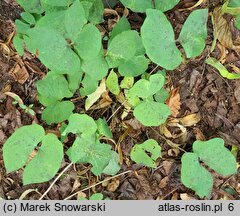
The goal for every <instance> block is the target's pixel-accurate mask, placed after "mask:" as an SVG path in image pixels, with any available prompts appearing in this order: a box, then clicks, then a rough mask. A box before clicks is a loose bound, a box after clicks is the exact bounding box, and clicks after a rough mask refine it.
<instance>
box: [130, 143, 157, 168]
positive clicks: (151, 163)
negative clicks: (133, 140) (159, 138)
mask: <svg viewBox="0 0 240 216" xmlns="http://www.w3.org/2000/svg"><path fill="white" fill-rule="evenodd" d="M148 153H150V154H151V156H149V155H148ZM130 157H131V159H132V160H133V161H135V162H136V163H138V164H143V165H145V166H148V167H152V168H156V164H155V161H156V160H157V159H158V158H159V157H161V146H160V145H158V143H157V142H156V141H155V140H154V139H149V140H147V141H145V142H144V143H142V144H136V145H134V147H133V148H132V150H131V153H130Z"/></svg>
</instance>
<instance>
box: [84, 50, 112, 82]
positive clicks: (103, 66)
mask: <svg viewBox="0 0 240 216" xmlns="http://www.w3.org/2000/svg"><path fill="white" fill-rule="evenodd" d="M82 70H83V71H84V72H85V73H86V74H88V75H89V76H90V77H91V78H92V79H95V80H102V79H103V78H104V77H105V76H106V75H107V73H108V64H107V62H106V59H105V58H104V56H103V55H102V54H99V55H98V56H96V57H94V58H91V59H87V60H83V62H82Z"/></svg>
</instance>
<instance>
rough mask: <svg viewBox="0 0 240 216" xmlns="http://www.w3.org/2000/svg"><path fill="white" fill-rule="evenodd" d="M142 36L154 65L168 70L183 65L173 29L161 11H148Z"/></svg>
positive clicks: (142, 28)
mask: <svg viewBox="0 0 240 216" xmlns="http://www.w3.org/2000/svg"><path fill="white" fill-rule="evenodd" d="M141 35H142V41H143V45H144V47H145V48H146V53H147V55H148V57H149V58H150V59H151V60H152V61H153V62H154V63H156V64H158V65H160V66H162V67H163V68H165V69H167V70H173V69H175V68H176V67H178V66H179V65H180V64H181V62H182V56H181V53H180V51H179V50H178V48H177V46H176V44H175V38H174V31H173V28H172V26H171V24H170V22H169V21H168V19H167V17H166V16H165V15H164V14H163V13H162V12H161V11H159V10H155V9H148V10H147V18H146V19H145V21H144V23H143V25H142V27H141Z"/></svg>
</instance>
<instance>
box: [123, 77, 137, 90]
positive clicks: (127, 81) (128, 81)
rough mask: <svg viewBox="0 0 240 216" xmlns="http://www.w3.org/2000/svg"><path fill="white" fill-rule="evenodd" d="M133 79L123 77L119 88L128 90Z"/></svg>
mask: <svg viewBox="0 0 240 216" xmlns="http://www.w3.org/2000/svg"><path fill="white" fill-rule="evenodd" d="M133 83H134V77H127V76H125V77H124V78H123V80H122V81H121V84H120V87H121V88H122V89H130V88H131V87H132V86H133Z"/></svg>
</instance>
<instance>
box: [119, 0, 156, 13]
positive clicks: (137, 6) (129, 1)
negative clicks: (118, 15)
mask: <svg viewBox="0 0 240 216" xmlns="http://www.w3.org/2000/svg"><path fill="white" fill-rule="evenodd" d="M120 1H121V2H122V4H123V5H124V6H125V7H127V8H129V9H130V10H132V11H134V12H140V13H145V12H146V10H147V9H149V8H153V3H152V0H120Z"/></svg>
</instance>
